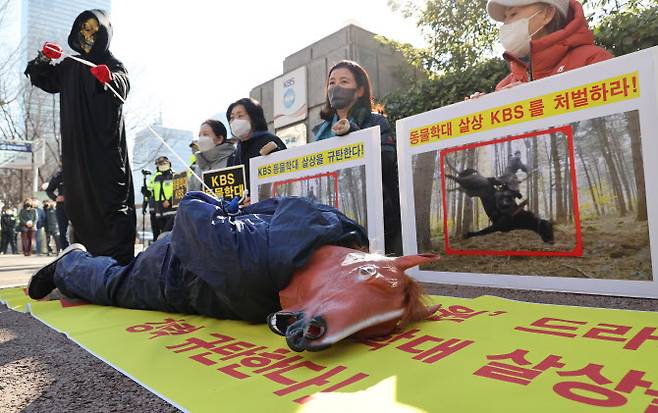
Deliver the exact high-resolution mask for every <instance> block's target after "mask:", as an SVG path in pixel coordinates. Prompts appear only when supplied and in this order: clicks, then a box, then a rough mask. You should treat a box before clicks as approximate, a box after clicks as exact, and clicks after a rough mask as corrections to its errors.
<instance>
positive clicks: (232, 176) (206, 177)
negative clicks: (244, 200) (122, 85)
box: [203, 165, 246, 200]
mask: <svg viewBox="0 0 658 413" xmlns="http://www.w3.org/2000/svg"><path fill="white" fill-rule="evenodd" d="M245 181H246V179H245V174H244V166H242V165H238V166H229V167H226V168H221V169H214V170H212V171H206V172H204V173H203V182H204V183H205V184H206V186H208V188H210V189H211V190H212V193H213V194H214V195H215V196H216V197H217V198H226V199H227V200H231V199H233V198H235V197H236V196H237V197H238V198H241V197H242V195H243V194H244V190H245ZM204 192H206V193H207V192H208V190H207V189H204Z"/></svg>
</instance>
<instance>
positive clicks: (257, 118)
mask: <svg viewBox="0 0 658 413" xmlns="http://www.w3.org/2000/svg"><path fill="white" fill-rule="evenodd" d="M237 105H242V106H244V108H245V110H246V111H247V114H248V115H249V117H250V118H251V127H252V128H254V132H257V131H267V121H266V120H265V113H263V107H262V106H261V105H260V102H258V101H257V100H256V99H253V98H242V99H240V100H236V101H235V102H233V103H231V104H230V105H228V109H226V119H228V120H229V122H230V121H231V111H232V110H233V108H234V107H236V106H237Z"/></svg>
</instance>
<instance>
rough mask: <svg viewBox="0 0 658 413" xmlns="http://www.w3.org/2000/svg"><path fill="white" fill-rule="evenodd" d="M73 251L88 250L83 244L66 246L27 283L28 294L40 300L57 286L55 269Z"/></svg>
mask: <svg viewBox="0 0 658 413" xmlns="http://www.w3.org/2000/svg"><path fill="white" fill-rule="evenodd" d="M72 251H85V252H86V251H87V249H86V248H85V247H84V245H82V244H71V245H69V246H68V247H66V248H65V249H64V250H63V251H62V252H61V253H60V254H59V256H57V258H55V259H54V260H53V261H52V262H51V263H50V264H47V265H45V266H44V267H42V268H41V269H40V270H39V271H37V272H36V273H34V275H33V276H32V278H30V282H29V283H28V284H27V294H28V295H29V296H30V298H32V299H34V300H40V299H42V298H44V297H45V296H47V295H48V294H50V292H51V291H52V290H54V289H55V288H57V286H56V285H55V269H56V268H57V262H58V261H59V260H61V259H62V258H63V257H64V256H65V255H66V254H68V253H69V252H72Z"/></svg>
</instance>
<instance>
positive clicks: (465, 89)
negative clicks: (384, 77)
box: [385, 59, 508, 122]
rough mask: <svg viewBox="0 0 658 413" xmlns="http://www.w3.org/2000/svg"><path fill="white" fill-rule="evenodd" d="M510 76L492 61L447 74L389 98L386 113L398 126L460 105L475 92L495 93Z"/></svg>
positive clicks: (499, 63) (500, 62)
mask: <svg viewBox="0 0 658 413" xmlns="http://www.w3.org/2000/svg"><path fill="white" fill-rule="evenodd" d="M507 72H508V67H507V63H506V62H504V61H503V60H502V59H489V60H487V61H485V62H483V63H481V64H479V65H477V66H474V67H473V68H471V69H469V70H464V71H453V72H448V73H446V74H445V75H443V76H441V77H437V78H433V79H425V80H422V81H419V82H416V84H415V85H413V86H412V87H411V88H409V89H406V90H404V91H401V92H398V93H393V94H391V95H389V96H388V97H387V98H386V100H385V107H386V113H387V114H388V117H389V120H391V121H392V122H395V121H396V120H398V119H401V118H404V117H407V116H411V115H415V114H417V113H421V112H426V111H428V110H430V109H433V108H440V107H442V106H446V105H449V104H451V103H455V102H458V101H460V100H463V99H464V97H465V96H468V95H470V94H471V93H473V92H474V91H478V90H479V91H485V92H487V91H493V90H494V87H495V86H496V84H497V83H498V82H499V81H500V79H502V78H503V76H505V75H506V74H507Z"/></svg>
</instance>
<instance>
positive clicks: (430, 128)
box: [409, 71, 640, 146]
mask: <svg viewBox="0 0 658 413" xmlns="http://www.w3.org/2000/svg"><path fill="white" fill-rule="evenodd" d="M638 97H640V83H639V77H638V72H637V71H634V72H631V73H626V74H623V75H620V76H615V77H612V78H609V79H605V80H602V81H598V82H593V83H588V84H585V85H582V86H578V87H574V88H570V89H565V90H560V91H557V92H552V93H547V94H545V95H542V96H537V97H535V98H532V99H528V100H524V101H520V102H515V103H512V104H507V105H503V106H499V107H496V108H492V109H488V110H485V111H482V112H478V113H472V114H469V115H466V116H460V117H457V118H453V119H449V120H445V121H441V122H438V123H433V124H430V125H426V126H422V127H418V128H413V129H411V130H410V131H409V143H410V144H411V145H412V146H416V145H423V144H428V143H432V142H437V141H439V140H446V139H453V138H458V137H460V136H465V135H469V134H472V133H477V132H484V131H487V130H492V129H497V128H502V127H504V126H510V125H516V124H519V123H524V122H529V121H533V120H538V119H543V118H548V117H551V116H557V115H562V114H565V113H569V112H574V111H578V110H583V109H589V108H594V107H598V106H603V105H608V104H611V103H617V102H622V101H625V100H630V99H635V98H638Z"/></svg>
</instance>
